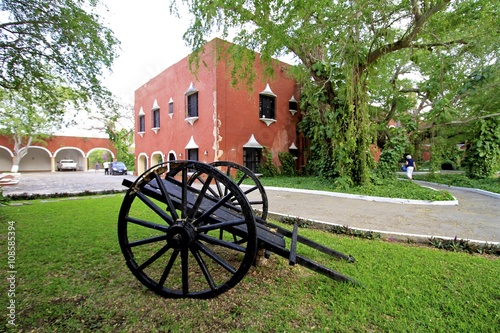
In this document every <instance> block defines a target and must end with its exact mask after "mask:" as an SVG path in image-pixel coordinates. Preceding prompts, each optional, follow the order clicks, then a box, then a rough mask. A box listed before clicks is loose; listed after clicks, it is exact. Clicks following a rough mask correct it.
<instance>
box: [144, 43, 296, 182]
mask: <svg viewBox="0 0 500 333" xmlns="http://www.w3.org/2000/svg"><path fill="white" fill-rule="evenodd" d="M228 45H229V43H228V42H225V41H223V40H221V39H214V40H212V41H210V42H209V43H207V44H206V46H205V52H204V53H203V54H202V55H201V56H200V62H199V63H200V66H199V69H198V72H197V74H196V75H194V74H192V73H191V71H190V69H189V63H188V61H189V60H188V57H186V58H184V59H182V60H181V61H179V62H178V63H176V64H174V65H172V66H171V67H169V68H167V69H166V70H164V71H163V72H161V73H160V74H159V75H158V76H156V77H154V78H153V79H151V80H150V81H149V82H147V83H146V84H144V85H143V86H141V87H140V88H139V89H137V90H136V91H135V102H134V109H135V120H136V124H135V155H136V172H137V174H141V173H142V172H144V171H145V170H147V169H148V168H149V167H151V166H153V165H156V164H158V163H160V162H163V161H169V160H198V161H202V162H207V163H209V162H213V161H221V160H224V161H232V162H236V163H239V164H243V165H246V166H247V167H249V168H250V169H252V170H253V171H258V166H259V165H260V164H261V163H262V162H263V149H264V148H265V149H267V150H268V151H266V154H267V153H268V152H270V153H272V156H273V163H274V164H275V165H277V166H279V164H280V163H279V159H278V152H291V153H293V154H295V156H297V157H298V160H297V165H298V166H299V165H300V164H301V163H302V162H301V157H300V154H298V152H299V149H300V150H302V147H301V143H300V142H299V141H300V140H299V139H298V134H297V131H296V127H297V123H298V121H299V114H297V110H298V108H297V100H296V99H297V98H298V86H297V83H296V82H295V81H294V80H293V79H291V78H289V77H287V75H286V73H285V70H284V69H285V68H286V67H289V66H290V65H288V64H285V63H282V62H278V61H277V64H276V67H275V71H274V72H275V73H274V76H273V77H272V78H271V79H265V78H264V75H263V67H262V66H261V64H260V63H259V61H258V59H259V57H258V56H257V60H256V62H255V64H254V68H255V74H256V79H255V80H254V82H253V84H252V87H251V89H250V88H249V87H247V86H246V85H245V84H243V83H242V84H239V85H237V86H236V87H233V86H232V85H231V77H230V73H229V66H228V65H227V61H226V60H225V58H224V54H222V55H221V54H218V53H217V50H221V49H224V48H226V47H227V46H228Z"/></svg>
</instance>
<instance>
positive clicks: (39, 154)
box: [0, 135, 116, 172]
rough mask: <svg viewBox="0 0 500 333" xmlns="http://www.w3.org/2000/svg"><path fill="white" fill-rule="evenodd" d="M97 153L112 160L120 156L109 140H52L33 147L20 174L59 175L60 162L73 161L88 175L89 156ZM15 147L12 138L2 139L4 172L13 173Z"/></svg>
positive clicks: (1, 169) (0, 159)
mask: <svg viewBox="0 0 500 333" xmlns="http://www.w3.org/2000/svg"><path fill="white" fill-rule="evenodd" d="M94 150H105V151H107V154H109V159H110V160H113V159H114V158H115V156H116V149H115V147H114V146H113V142H111V140H109V139H105V138H93V137H76V136H62V135H60V136H52V137H50V138H49V139H47V140H45V142H43V143H42V142H37V143H35V144H33V145H32V146H30V148H29V149H28V153H27V154H26V156H24V157H23V159H22V160H21V163H20V164H19V172H39V171H52V172H54V171H56V170H57V162H59V161H60V160H63V159H70V160H73V161H75V162H76V163H77V170H80V171H87V170H88V169H91V168H92V167H93V166H89V155H90V153H92V152H93V151H94ZM14 154H15V151H14V143H13V141H12V139H11V138H9V137H7V136H3V135H0V172H9V171H11V169H12V165H13V162H14Z"/></svg>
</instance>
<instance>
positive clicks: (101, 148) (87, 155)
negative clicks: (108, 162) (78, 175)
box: [82, 147, 115, 159]
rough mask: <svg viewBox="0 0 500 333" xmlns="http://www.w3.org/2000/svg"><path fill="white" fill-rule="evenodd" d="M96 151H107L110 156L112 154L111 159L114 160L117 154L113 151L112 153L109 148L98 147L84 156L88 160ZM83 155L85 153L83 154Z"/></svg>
mask: <svg viewBox="0 0 500 333" xmlns="http://www.w3.org/2000/svg"><path fill="white" fill-rule="evenodd" d="M94 150H106V151H108V152H109V153H110V154H111V158H112V159H114V158H115V154H113V151H111V149H109V148H104V147H96V148H92V149H90V150H89V151H88V152H87V154H83V155H84V156H85V157H86V158H89V156H90V153H92V152H93V151H94ZM82 153H83V152H82Z"/></svg>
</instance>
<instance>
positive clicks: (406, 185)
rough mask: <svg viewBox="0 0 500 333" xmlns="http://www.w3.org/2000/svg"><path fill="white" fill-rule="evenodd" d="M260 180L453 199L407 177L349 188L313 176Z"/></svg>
mask: <svg viewBox="0 0 500 333" xmlns="http://www.w3.org/2000/svg"><path fill="white" fill-rule="evenodd" d="M260 181H261V182H262V184H263V185H264V186H277V187H287V188H299V189H307V190H320V191H331V192H340V193H350V194H359V195H368V196H374V197H385V198H400V199H410V200H430V201H446V200H454V199H455V198H454V197H453V196H452V195H451V194H450V193H449V192H448V191H436V190H433V189H430V188H427V187H422V186H420V185H418V184H416V183H413V182H411V181H409V180H407V179H401V180H398V179H392V180H384V181H380V182H378V183H373V184H370V185H368V186H355V187H349V188H342V187H337V186H335V184H334V183H333V181H331V180H328V179H323V178H320V177H313V176H301V177H298V176H297V177H284V176H283V177H281V176H279V177H262V178H260Z"/></svg>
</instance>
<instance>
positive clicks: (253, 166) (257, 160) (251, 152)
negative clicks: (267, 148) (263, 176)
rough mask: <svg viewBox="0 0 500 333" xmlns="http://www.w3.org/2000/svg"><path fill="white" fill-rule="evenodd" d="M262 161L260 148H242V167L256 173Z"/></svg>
mask: <svg viewBox="0 0 500 333" xmlns="http://www.w3.org/2000/svg"><path fill="white" fill-rule="evenodd" d="M261 160H262V149H261V148H243V165H244V166H246V167H247V168H249V169H250V170H252V172H254V173H257V172H259V169H260V164H261Z"/></svg>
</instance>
